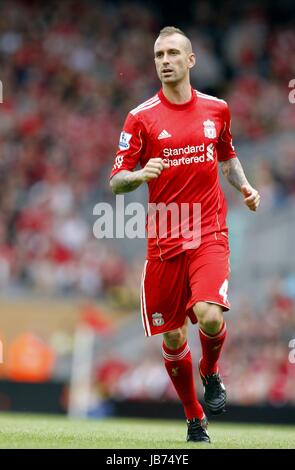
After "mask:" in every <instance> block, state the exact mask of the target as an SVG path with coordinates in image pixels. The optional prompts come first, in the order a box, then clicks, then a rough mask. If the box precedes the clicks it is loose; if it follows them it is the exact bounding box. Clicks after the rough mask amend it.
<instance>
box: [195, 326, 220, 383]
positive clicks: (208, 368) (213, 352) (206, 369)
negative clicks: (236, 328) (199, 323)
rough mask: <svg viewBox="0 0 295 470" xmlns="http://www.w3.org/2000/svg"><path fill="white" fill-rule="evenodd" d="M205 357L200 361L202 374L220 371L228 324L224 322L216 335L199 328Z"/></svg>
mask: <svg viewBox="0 0 295 470" xmlns="http://www.w3.org/2000/svg"><path fill="white" fill-rule="evenodd" d="M199 335H200V340H201V345H202V353H203V357H202V359H201V362H200V369H201V372H202V375H211V374H214V372H217V371H218V366H217V361H218V359H219V356H220V353H221V349H222V345H223V343H224V340H225V337H226V324H225V322H223V324H222V326H221V328H220V330H219V331H218V332H217V333H216V334H215V335H209V334H208V333H205V332H204V331H203V330H201V328H199Z"/></svg>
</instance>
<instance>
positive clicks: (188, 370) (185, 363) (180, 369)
mask: <svg viewBox="0 0 295 470" xmlns="http://www.w3.org/2000/svg"><path fill="white" fill-rule="evenodd" d="M162 352H163V357H164V361H165V367H166V370H167V372H168V375H169V377H170V379H171V380H172V383H173V385H174V387H175V390H176V391H177V394H178V396H179V398H180V400H181V402H182V404H183V406H184V412H185V415H186V417H187V419H192V418H198V419H202V418H203V417H204V411H203V408H202V406H201V405H200V403H199V402H198V399H197V394H196V390H195V384H194V374H193V364H192V356H191V352H190V349H189V346H188V344H187V342H185V343H184V345H183V346H181V347H180V348H179V349H174V350H171V349H168V348H167V346H166V345H165V343H163V349H162Z"/></svg>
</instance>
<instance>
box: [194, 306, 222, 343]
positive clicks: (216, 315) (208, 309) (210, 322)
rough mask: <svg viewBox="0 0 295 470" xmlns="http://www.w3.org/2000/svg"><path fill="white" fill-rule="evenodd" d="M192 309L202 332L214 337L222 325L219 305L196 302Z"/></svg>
mask: <svg viewBox="0 0 295 470" xmlns="http://www.w3.org/2000/svg"><path fill="white" fill-rule="evenodd" d="M193 309H194V313H195V315H196V317H197V319H198V322H199V326H200V328H201V329H202V330H203V331H205V332H206V333H208V334H213V335H214V334H216V333H217V332H218V331H219V330H220V328H221V326H222V323H223V311H222V308H221V306H220V305H216V304H209V303H207V302H197V303H196V304H195V305H194V307H193Z"/></svg>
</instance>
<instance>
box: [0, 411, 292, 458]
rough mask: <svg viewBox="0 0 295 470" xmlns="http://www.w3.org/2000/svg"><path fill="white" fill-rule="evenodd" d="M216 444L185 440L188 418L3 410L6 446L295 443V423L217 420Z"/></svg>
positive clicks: (0, 422)
mask: <svg viewBox="0 0 295 470" xmlns="http://www.w3.org/2000/svg"><path fill="white" fill-rule="evenodd" d="M209 434H210V437H211V440H212V444H192V443H189V444H188V443H186V442H185V436H186V424H185V422H184V421H183V422H182V421H163V420H144V419H118V418H111V419H103V420H93V419H92V420H85V421H84V420H76V419H69V418H66V417H62V416H61V417H59V416H47V415H46V416H45V415H31V414H30V415H29V414H8V413H0V448H2V449H24V448H30V449H45V448H47V449H48V448H50V449H61V448H63V449H65V448H68V449H196V448H202V449H212V448H213V449H278V448H279V449H291V448H293V449H294V448H295V426H283V425H277V426H271V425H258V424H257V425H252V424H251V425H250V424H230V423H226V424H224V423H217V422H216V421H214V422H213V423H211V424H210V426H209Z"/></svg>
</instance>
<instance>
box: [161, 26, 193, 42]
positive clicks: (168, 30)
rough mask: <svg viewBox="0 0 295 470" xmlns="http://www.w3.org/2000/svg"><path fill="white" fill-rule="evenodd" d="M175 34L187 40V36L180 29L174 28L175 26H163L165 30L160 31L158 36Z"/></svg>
mask: <svg viewBox="0 0 295 470" xmlns="http://www.w3.org/2000/svg"><path fill="white" fill-rule="evenodd" d="M175 33H178V34H181V35H182V36H184V37H186V38H187V39H188V37H187V35H186V34H185V33H184V32H183V31H182V30H181V29H179V28H176V27H175V26H165V28H162V29H161V31H160V33H159V36H170V34H175Z"/></svg>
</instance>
